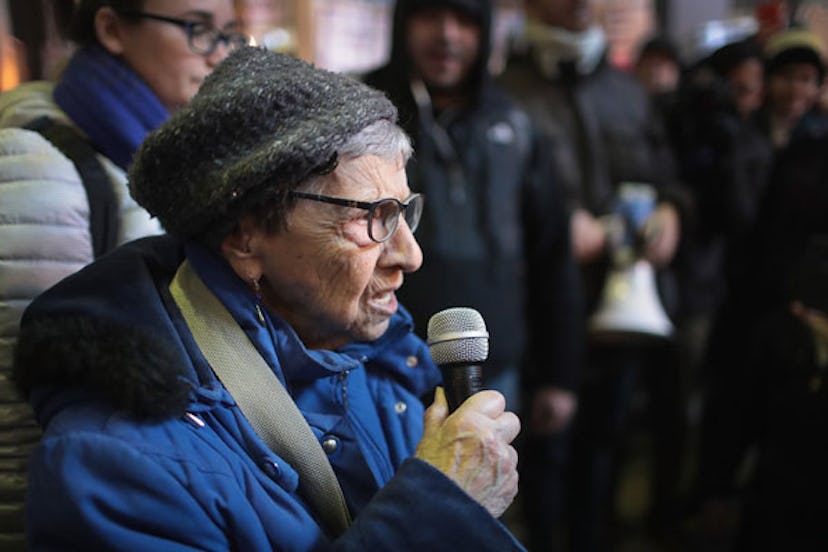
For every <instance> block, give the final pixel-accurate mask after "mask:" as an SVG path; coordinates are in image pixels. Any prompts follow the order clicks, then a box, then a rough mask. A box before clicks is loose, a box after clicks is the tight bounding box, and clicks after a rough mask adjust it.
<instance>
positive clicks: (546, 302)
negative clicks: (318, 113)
mask: <svg viewBox="0 0 828 552" xmlns="http://www.w3.org/2000/svg"><path fill="white" fill-rule="evenodd" d="M491 21H492V6H491V4H490V3H489V2H488V1H483V0H400V1H399V2H397V4H396V7H395V13H394V33H393V34H394V40H393V49H392V54H391V59H390V61H389V62H388V64H387V65H385V66H384V67H381V68H380V69H378V70H377V71H375V72H373V73H371V74H369V75H367V76H366V82H367V83H368V84H371V85H373V86H376V87H378V88H379V89H381V90H383V91H385V92H386V93H388V95H389V97H390V98H391V99H392V100H393V101H394V102H395V103H396V104H397V106H398V107H399V109H400V113H401V121H402V124H403V125H404V126H405V128H406V129H407V130H408V132H409V133H410V135H411V136H412V138H413V140H414V142H415V147H416V152H417V153H416V155H415V156H414V159H412V161H411V162H410V163H409V164H408V166H407V172H408V178H409V182H410V185H411V188H412V189H413V190H414V191H418V192H423V193H425V194H426V195H427V196H428V197H429V203H428V206H427V207H426V209H425V213H424V214H423V222H422V225H421V228H420V230H419V234H418V241H419V242H420V244H421V247H422V248H423V253H424V257H425V259H424V261H423V266H422V268H421V269H420V270H419V271H418V272H417V273H415V274H412V275H411V276H410V277H409V278H408V279H407V281H406V285H405V288H403V289H402V290H401V291H400V297H401V298H402V300H403V302H404V303H405V304H406V305H407V306H409V308H410V310H411V313H412V315H413V317H414V321H415V328H416V329H417V331H418V332H419V333H420V334H421V335H422V336H423V337H425V332H426V327H427V323H428V319H429V317H430V316H431V315H433V314H434V313H436V312H438V311H440V310H442V309H445V308H448V307H452V306H458V305H460V306H470V307H473V308H475V309H477V310H479V311H480V312H481V314H482V315H483V318H484V320H486V323H487V327H488V331H489V334H490V348H489V359H488V361H487V362H486V365H485V369H484V371H483V383H484V386H486V387H490V388H493V389H497V390H499V391H501V392H503V393H504V395H505V396H506V400H507V404H508V405H509V407H510V408H514V409H519V408H521V404H523V411H524V413H525V418H524V419H525V420H526V424H525V429H524V433H525V434H524V436H523V437H522V440H523V441H525V444H526V447H525V448H523V449H521V451H522V458H523V460H522V464H521V470H522V472H523V475H522V477H521V481H522V482H525V483H527V484H528V485H529V487H527V486H526V485H524V486H522V490H521V493H522V494H529V495H534V494H536V493H538V492H546V491H545V490H539V489H537V488H531V486H533V485H538V484H540V483H541V481H543V482H544V484H543V488H544V489H546V488H549V487H551V488H553V489H555V488H557V487H559V486H560V485H562V484H563V481H562V480H561V476H562V473H561V470H560V467H558V469H557V470H556V469H555V468H556V466H555V465H551V464H548V463H545V464H544V465H543V466H542V470H543V475H544V479H543V480H541V479H539V478H538V477H533V476H531V475H527V472H529V471H531V470H533V469H534V466H536V464H537V462H536V458H537V455H536V454H535V452H534V451H535V449H541V450H548V449H550V448H557V445H556V442H557V439H558V438H559V437H558V436H559V434H560V432H561V431H562V430H563V429H564V428H565V427H566V426H567V425H568V423H569V420H570V418H571V416H572V415H573V413H574V411H575V408H576V398H575V388H576V385H577V378H578V376H579V369H580V362H581V357H582V353H583V340H584V334H583V323H582V318H581V317H582V309H583V308H582V304H581V296H580V288H579V280H578V274H577V267H576V265H575V262H574V259H573V257H572V255H571V251H570V241H569V226H568V224H569V219H568V215H567V213H566V207H565V203H564V199H563V195H562V194H561V192H560V190H559V188H558V186H559V183H558V182H557V180H556V179H557V176H556V174H555V172H554V167H553V166H552V163H551V162H552V158H551V157H550V156H549V155H548V154H547V152H546V149H545V146H543V145H542V143H541V141H540V140H539V136H538V135H537V133H536V131H535V129H534V127H533V126H532V123H531V122H530V119H529V117H528V115H527V114H526V113H525V112H524V111H523V110H522V109H520V108H519V107H518V106H517V105H516V104H515V102H514V101H513V100H511V99H510V98H509V97H508V96H507V95H506V94H505V93H504V92H502V91H501V90H500V88H499V87H498V86H497V85H495V84H494V82H493V80H492V78H491V76H490V75H489V73H488V71H487V63H488V60H489V44H490V38H489V37H490V31H491ZM521 395H525V396H526V400H523V401H521ZM558 464H560V462H559V463H558ZM553 492H554V491H553ZM537 506H538V504H535V503H529V504H526V509H527V510H528V509H530V508H536V507H537ZM507 521H508V520H507Z"/></svg>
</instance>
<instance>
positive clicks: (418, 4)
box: [408, 0, 491, 24]
mask: <svg viewBox="0 0 828 552" xmlns="http://www.w3.org/2000/svg"><path fill="white" fill-rule="evenodd" d="M408 4H409V7H410V10H409V13H412V12H414V11H416V10H418V9H419V8H426V7H443V8H454V9H456V10H459V11H461V12H463V13H465V14H467V15H469V16H471V17H473V18H474V19H475V20H477V22H478V23H479V24H482V22H483V21H484V20H485V19H487V18H488V17H489V10H491V5H490V4H489V2H488V0H486V1H483V0H410V1H409V2H408Z"/></svg>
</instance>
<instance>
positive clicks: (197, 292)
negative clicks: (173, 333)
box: [170, 261, 351, 536]
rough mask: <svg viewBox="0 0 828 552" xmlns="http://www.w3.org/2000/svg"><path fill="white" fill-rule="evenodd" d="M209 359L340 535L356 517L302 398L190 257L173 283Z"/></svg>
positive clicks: (304, 492) (326, 523)
mask: <svg viewBox="0 0 828 552" xmlns="http://www.w3.org/2000/svg"><path fill="white" fill-rule="evenodd" d="M170 292H171V293H172V296H173V298H174V299H175V302H176V303H177V304H178V308H179V309H180V310H181V313H182V314H183V315H184V319H185V320H186V321H187V325H188V326H189V328H190V332H192V334H193V337H194V338H195V341H196V343H197V344H198V347H199V348H200V349H201V352H202V354H203V355H204V358H206V359H207V362H209V363H210V366H211V367H212V368H213V371H214V372H215V373H216V375H217V376H218V378H219V380H221V382H222V384H224V386H225V387H226V388H227V390H228V391H229V392H230V394H231V395H232V396H233V398H234V399H235V401H236V403H237V404H238V405H239V408H241V410H242V412H243V413H244V416H245V417H246V418H247V420H248V421H249V422H250V425H252V426H253V428H254V429H255V430H256V433H257V434H258V435H259V437H261V438H262V440H263V441H264V442H265V443H267V445H268V446H269V447H270V448H271V449H272V450H273V451H274V452H275V453H276V454H278V455H279V456H281V457H282V458H284V459H285V460H286V461H287V462H289V463H290V465H291V466H292V467H293V468H295V469H296V471H297V472H298V473H299V492H300V493H301V494H302V496H303V497H304V498H305V500H306V501H307V502H308V503H309V504H310V506H311V508H312V509H313V510H314V511H315V512H316V513H317V515H318V516H319V519H321V521H322V524H323V525H324V526H325V527H326V528H327V530H328V531H329V532H330V533H331V534H333V535H334V536H338V535H340V534H341V533H342V532H344V531H345V530H346V529H347V528H348V525H349V524H350V522H351V519H350V514H349V513H348V507H347V505H346V504H345V497H344V496H343V494H342V489H341V488H340V486H339V481H337V479H336V475H334V471H333V468H332V467H331V464H330V462H329V461H328V458H327V456H326V455H325V452H324V451H323V450H322V446H321V445H320V444H319V441H318V440H317V439H316V437H315V436H314V434H313V432H312V431H311V428H310V426H309V425H308V423H307V421H306V420H305V418H304V416H302V413H301V412H300V411H299V408H298V407H297V406H296V403H294V402H293V399H292V398H291V397H290V395H289V394H288V392H287V390H286V389H285V388H284V386H283V385H282V383H281V382H280V381H279V379H278V378H277V377H276V375H275V374H274V373H273V370H271V369H270V366H268V364H267V363H266V362H265V360H264V359H263V358H262V356H261V355H260V354H259V352H258V351H257V350H256V347H255V346H254V345H253V344H252V343H251V342H250V340H249V339H248V337H247V335H246V334H245V333H244V331H243V330H242V329H241V328H240V327H239V325H238V324H237V323H236V321H235V320H234V319H233V317H232V315H231V314H230V313H229V312H228V311H227V309H226V308H225V307H224V305H222V304H221V302H220V301H219V300H218V298H217V297H216V296H215V295H213V293H212V292H211V291H210V290H209V289H208V288H207V286H206V285H205V284H204V282H203V281H202V280H201V278H199V276H198V274H196V272H195V271H194V270H193V269H192V267H191V266H190V264H189V263H188V262H187V261H184V263H183V264H182V265H181V266H180V267H179V269H178V272H176V274H175V278H174V279H173V281H172V282H171V283H170Z"/></svg>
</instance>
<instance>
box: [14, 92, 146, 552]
mask: <svg viewBox="0 0 828 552" xmlns="http://www.w3.org/2000/svg"><path fill="white" fill-rule="evenodd" d="M52 89H53V85H52V84H51V83H46V82H34V83H26V84H24V85H21V86H19V87H18V88H15V89H14V90H11V91H8V92H5V93H3V94H0V549H2V550H14V549H23V537H22V519H23V493H24V491H25V465H26V459H27V458H28V455H29V451H30V449H31V447H32V445H34V443H35V442H36V441H37V439H38V438H39V434H40V433H39V428H38V426H37V424H35V422H34V420H33V418H32V415H31V410H30V408H29V405H28V403H26V402H24V401H22V400H21V399H20V398H19V397H18V395H17V393H16V390H15V388H14V385H13V384H12V383H11V381H10V372H11V363H12V357H13V347H14V343H15V341H16V337H17V332H18V325H19V322H20V317H21V315H22V314H23V311H24V309H25V308H26V307H27V306H28V304H29V303H30V302H31V300H32V299H33V298H34V297H35V296H36V295H38V294H39V293H41V292H42V291H44V290H45V289H47V288H49V287H51V286H52V285H54V284H55V283H57V282H58V281H59V280H61V279H63V278H64V277H66V276H68V275H69V274H71V273H73V272H75V271H77V270H79V269H80V268H82V267H83V266H85V265H87V264H89V263H90V262H91V261H92V260H93V253H92V237H91V233H90V228H89V203H88V201H87V197H86V192H85V189H84V186H83V182H82V181H81V178H80V176H79V175H78V172H77V171H76V170H75V167H74V165H73V164H72V162H71V161H70V160H69V159H67V158H66V157H65V156H64V155H63V154H62V153H61V152H60V151H58V150H57V149H56V148H55V147H54V146H52V144H51V143H50V142H48V141H47V140H46V139H45V138H43V137H42V136H41V135H40V134H38V133H36V132H33V131H29V130H24V129H22V128H18V127H21V126H24V125H26V124H28V123H29V122H31V121H33V120H35V119H37V118H39V117H42V116H44V115H46V116H49V117H51V118H53V119H55V120H56V121H60V122H64V123H68V124H71V121H69V119H68V118H67V116H66V115H65V114H64V113H63V112H62V111H61V110H60V109H59V108H58V107H57V105H55V103H54V101H53V100H52ZM99 160H100V161H101V163H102V164H103V167H104V169H105V171H106V173H107V174H108V176H109V177H110V180H111V182H112V186H113V189H114V190H115V197H116V198H117V201H118V202H119V205H120V209H119V223H120V228H119V232H118V243H123V242H126V241H129V240H132V239H135V238H139V237H143V236H147V235H152V234H158V233H161V231H162V230H161V227H160V225H159V224H158V222H157V221H156V220H155V219H151V218H150V216H149V214H148V213H147V212H146V211H144V210H143V209H142V208H141V207H140V206H138V205H137V204H136V203H135V201H133V199H132V198H131V197H130V195H129V191H128V189H127V186H126V174H125V173H124V171H123V170H122V169H121V168H120V167H118V166H117V165H115V164H114V163H112V162H111V161H110V160H109V159H107V158H105V157H103V156H99Z"/></svg>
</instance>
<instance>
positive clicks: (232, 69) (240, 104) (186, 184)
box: [129, 47, 397, 238]
mask: <svg viewBox="0 0 828 552" xmlns="http://www.w3.org/2000/svg"><path fill="white" fill-rule="evenodd" d="M396 118H397V111H396V109H395V108H394V106H393V104H392V103H391V102H390V101H389V100H388V99H386V97H385V96H384V95H383V94H382V93H381V92H378V91H376V90H374V89H372V88H370V87H368V86H366V85H364V84H362V83H361V82H359V81H357V80H355V79H353V78H351V77H348V76H345V75H341V74H337V73H332V72H329V71H324V70H321V69H317V68H314V67H313V66H312V65H310V64H308V63H306V62H304V61H301V60H298V59H296V58H293V57H290V56H287V55H284V54H278V53H275V52H271V51H268V50H265V49H263V48H255V47H244V48H240V49H239V50H236V51H234V52H233V53H231V54H230V56H228V57H227V59H225V60H224V61H223V62H222V63H221V64H220V65H219V66H218V67H217V68H216V69H215V71H213V73H212V74H211V75H210V76H209V77H208V78H207V79H206V80H205V81H204V83H203V84H202V86H201V88H200V90H199V91H198V93H197V94H196V96H195V97H194V98H193V99H192V101H191V102H190V104H189V105H187V106H186V107H184V108H183V109H181V110H180V111H178V112H177V113H175V114H174V115H173V116H172V117H171V118H170V120H169V121H167V122H166V123H165V124H163V125H162V126H161V127H160V128H159V129H157V130H156V131H154V132H153V133H151V134H150V135H149V136H148V137H147V139H146V140H145V141H144V143H143V144H142V146H141V148H140V149H139V150H138V152H137V153H136V156H135V160H134V162H133V164H132V167H131V168H130V171H129V189H130V192H131V193H132V196H133V197H134V198H135V200H136V201H137V202H138V203H139V204H140V205H141V206H143V207H144V208H145V209H146V210H147V211H149V212H150V213H151V214H152V215H154V216H156V217H158V219H159V220H160V221H161V223H162V224H163V225H164V228H165V229H166V230H167V232H169V233H170V234H173V235H175V236H178V237H181V238H191V237H194V236H199V235H201V234H204V233H205V232H206V231H208V230H210V231H215V230H216V228H217V225H218V226H219V227H227V229H228V231H229V229H230V228H231V226H230V225H232V224H233V223H235V221H236V219H237V218H238V217H239V216H240V215H241V214H242V213H243V212H244V209H245V208H246V207H247V206H250V205H255V204H256V203H257V202H256V198H257V197H263V196H264V195H265V194H266V193H268V194H270V195H271V196H274V197H282V198H284V196H285V195H286V192H287V190H289V189H293V188H295V187H296V186H297V185H298V184H300V183H301V182H303V181H304V180H306V179H307V178H308V177H309V176H311V175H312V174H313V173H314V172H315V171H317V170H318V169H320V168H321V167H324V166H326V165H327V164H329V163H330V161H331V159H332V158H333V156H334V154H335V153H336V151H337V149H338V148H339V147H340V146H342V145H343V144H344V143H345V142H346V141H347V140H348V138H350V137H351V136H353V135H354V134H356V133H358V132H359V131H360V130H362V129H363V128H365V127H366V126H368V125H370V124H372V123H374V122H376V121H379V120H381V119H387V120H390V121H392V122H394V121H396ZM274 191H276V192H281V194H280V193H276V194H273V192H274Z"/></svg>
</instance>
